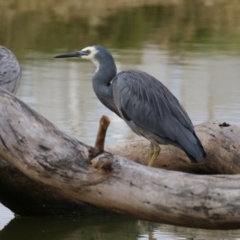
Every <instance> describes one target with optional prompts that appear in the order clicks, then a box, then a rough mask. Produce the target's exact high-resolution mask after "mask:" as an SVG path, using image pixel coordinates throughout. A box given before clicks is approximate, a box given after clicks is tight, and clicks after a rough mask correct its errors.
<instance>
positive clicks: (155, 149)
mask: <svg viewBox="0 0 240 240" xmlns="http://www.w3.org/2000/svg"><path fill="white" fill-rule="evenodd" d="M160 151H161V148H160V146H159V145H158V144H155V143H152V142H151V145H150V154H149V155H150V160H149V162H148V166H149V167H151V166H152V165H153V163H154V162H155V160H156V158H157V156H158V155H159V153H160Z"/></svg>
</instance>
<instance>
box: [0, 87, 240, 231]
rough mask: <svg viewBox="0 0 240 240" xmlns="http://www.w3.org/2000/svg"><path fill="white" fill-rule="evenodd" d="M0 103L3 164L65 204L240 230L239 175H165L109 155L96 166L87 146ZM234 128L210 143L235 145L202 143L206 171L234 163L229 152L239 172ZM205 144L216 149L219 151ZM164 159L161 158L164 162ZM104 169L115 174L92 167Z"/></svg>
mask: <svg viewBox="0 0 240 240" xmlns="http://www.w3.org/2000/svg"><path fill="white" fill-rule="evenodd" d="M0 103H1V104H0V112H1V114H0V156H1V157H2V158H4V159H6V161H8V162H9V163H10V164H12V165H13V166H15V167H16V168H17V169H19V170H20V171H21V172H22V173H23V174H24V175H26V176H28V177H29V178H30V179H32V180H34V181H37V182H38V183H40V184H43V185H44V186H46V187H51V189H54V191H55V192H56V193H58V194H60V195H61V196H63V197H65V198H68V199H73V200H74V201H83V202H86V203H90V204H93V205H95V206H98V207H101V208H103V209H108V210H113V211H117V212H122V213H126V214H130V215H133V216H135V217H137V218H141V219H146V220H150V221H156V222H162V223H168V224H175V225H181V226H188V227H200V228H224V229H227V228H238V227H239V226H240V200H239V196H240V181H239V180H240V175H214V176H210V175H195V174H194V175H193V174H188V173H182V172H175V171H166V170H162V169H157V168H149V167H146V166H144V165H140V164H137V163H135V162H133V161H129V160H128V159H126V158H124V157H120V156H117V155H113V154H110V153H103V154H101V155H99V156H98V157H96V158H95V159H93V160H91V161H89V159H88V157H89V156H88V150H89V147H88V146H86V145H85V144H83V143H81V142H79V141H77V140H76V139H74V138H71V137H69V136H67V135H66V134H65V133H63V132H61V131H60V130H58V129H57V128H56V127H54V126H53V125H52V124H51V123H50V122H48V121H47V120H46V119H44V118H43V117H41V116H40V115H39V114H37V113H36V112H34V111H33V110H31V109H30V108H29V107H28V106H26V104H24V103H22V102H21V101H19V100H18V99H17V98H15V97H14V96H13V95H11V94H9V93H7V92H6V91H4V90H1V89H0ZM212 125H214V124H212ZM215 125H216V126H217V124H215ZM231 127H232V126H230V127H226V128H221V129H220V130H219V135H216V133H212V132H213V129H214V128H212V127H211V124H210V129H209V130H208V131H210V133H209V135H211V134H212V135H214V134H215V136H217V137H219V136H221V137H223V136H224V137H226V136H227V137H228V138H226V139H224V138H222V140H221V141H220V142H221V145H219V144H218V143H219V142H218V141H216V137H214V136H212V137H213V139H215V141H210V142H208V143H207V141H206V140H205V139H203V145H204V147H205V148H206V152H207V154H208V159H207V160H205V163H202V164H203V165H206V164H209V166H210V167H208V166H207V167H206V169H209V168H210V169H211V168H212V166H214V164H215V163H214V162H213V161H215V160H216V159H217V160H219V162H217V165H218V164H220V162H221V161H223V160H224V159H222V157H224V156H225V157H226V156H228V157H232V155H231V154H230V155H228V154H229V153H228V150H229V149H230V150H231V151H236V152H234V153H236V154H238V155H236V156H234V158H229V159H226V158H225V161H230V164H233V163H234V165H232V167H233V168H238V158H239V153H238V149H239V140H238V139H237V137H238V136H239V135H237V134H239V132H238V133H236V135H235V137H236V139H235V140H236V141H235V142H234V143H233V142H232V135H231V134H234V132H231ZM228 129H230V130H229V132H228ZM234 131H235V128H234ZM199 136H200V138H201V137H202V136H201V134H199ZM206 144H208V145H210V144H216V145H214V147H215V151H214V150H213V149H214V148H213V149H212V150H210V148H211V147H210V146H206ZM234 147H235V148H234ZM164 151H165V150H163V152H162V154H161V157H160V158H165V155H166V153H164ZM170 152H171V151H170ZM175 154H176V152H175V150H174V156H175ZM177 154H179V153H178V152H177ZM169 156H170V155H169ZM179 156H180V162H181V161H183V160H182V159H184V158H183V155H181V154H180V155H179ZM216 156H219V157H216ZM175 158H177V157H176V156H175ZM212 159H213V160H212ZM98 161H101V162H109V161H110V162H111V161H112V162H113V163H112V166H111V169H110V170H109V168H108V169H107V170H104V169H102V168H94V167H92V166H91V163H92V162H95V163H96V162H98ZM186 161H188V160H186ZM188 165H191V164H190V163H188ZM97 166H99V165H97ZM224 167H226V169H227V170H224V171H223V172H230V169H232V168H231V167H229V166H228V163H226V164H225V165H224V164H223V163H222V165H221V167H218V166H217V167H216V168H217V171H216V172H218V171H219V169H220V170H222V168H224ZM202 169H205V168H204V167H203V168H202ZM233 172H234V171H233V170H232V173H233ZM236 172H237V171H236ZM236 172H234V173H236Z"/></svg>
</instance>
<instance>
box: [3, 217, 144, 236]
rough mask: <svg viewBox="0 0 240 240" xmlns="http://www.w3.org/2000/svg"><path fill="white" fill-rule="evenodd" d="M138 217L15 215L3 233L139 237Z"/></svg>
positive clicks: (12, 234)
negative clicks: (24, 216)
mask: <svg viewBox="0 0 240 240" xmlns="http://www.w3.org/2000/svg"><path fill="white" fill-rule="evenodd" d="M138 234H139V229H138V226H137V220H134V219H131V218H128V217H126V216H121V215H115V214H110V215H105V216H99V215H98V216H94V215H93V216H88V217H81V218H23V217H17V218H14V219H13V220H12V221H11V222H10V223H9V224H8V225H7V226H6V227H5V228H4V229H3V230H2V231H1V232H0V239H1V240H15V239H24V240H28V239H29V240H30V239H31V240H32V239H34V240H38V239H39V240H42V239H45V240H54V239H56V240H60V239H61V240H64V239H72V240H75V239H76V240H77V239H84V240H88V239H89V240H92V239H102V240H103V239H104V240H107V239H109V240H112V239H116V240H117V239H136V238H137V236H138Z"/></svg>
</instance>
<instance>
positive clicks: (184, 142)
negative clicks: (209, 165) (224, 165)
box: [178, 126, 207, 162]
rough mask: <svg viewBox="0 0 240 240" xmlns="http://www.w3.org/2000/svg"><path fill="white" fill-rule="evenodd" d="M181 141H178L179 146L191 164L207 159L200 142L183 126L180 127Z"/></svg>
mask: <svg viewBox="0 0 240 240" xmlns="http://www.w3.org/2000/svg"><path fill="white" fill-rule="evenodd" d="M180 130H181V133H182V134H181V137H180V138H181V139H179V141H178V142H179V145H180V146H181V147H182V149H183V150H184V152H185V153H186V154H187V156H188V157H189V159H190V160H191V161H193V162H197V161H198V160H201V159H203V158H206V157H207V154H206V152H205V150H204V148H203V146H202V143H201V141H200V140H199V138H198V136H197V135H196V133H195V132H194V131H190V130H189V129H187V128H185V127H184V126H180Z"/></svg>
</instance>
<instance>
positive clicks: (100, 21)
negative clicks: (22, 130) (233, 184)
mask: <svg viewBox="0 0 240 240" xmlns="http://www.w3.org/2000/svg"><path fill="white" fill-rule="evenodd" d="M0 44H1V45H4V46H6V47H8V48H10V49H11V50H12V51H13V52H14V53H15V54H16V56H17V58H18V59H19V61H20V64H21V67H22V71H23V78H22V82H21V87H20V89H19V92H18V97H19V98H20V99H21V100H23V101H24V102H26V103H27V104H28V105H30V106H31V107H32V108H34V109H35V110H36V111H38V112H39V113H40V114H42V115H43V116H44V117H46V118H47V119H49V120H50V121H51V122H53V123H54V124H55V125H56V126H57V127H58V128H60V129H61V130H63V131H65V132H67V133H68V134H69V135H70V136H73V137H76V138H78V139H79V140H80V141H83V142H85V143H87V144H89V145H93V144H94V141H95V136H96V132H97V129H98V122H99V119H100V117H101V116H102V115H103V114H105V115H108V116H109V117H110V119H111V125H110V128H109V130H108V134H107V139H106V143H107V144H108V145H109V144H113V143H116V142H120V141H124V140H126V139H130V138H134V136H135V135H134V133H132V132H131V130H129V128H128V127H127V126H126V124H125V123H124V122H123V121H122V120H121V119H119V118H118V117H117V116H116V115H114V114H113V113H112V112H110V111H109V110H108V109H106V108H105V107H104V106H102V104H101V103H100V102H99V101H98V99H97V98H96V96H95V94H94V93H93V90H92V85H91V77H92V74H93V72H94V71H95V66H94V65H93V64H92V63H91V62H88V61H82V60H77V59H54V58H53V57H54V55H56V54H59V53H64V52H68V51H74V50H80V49H82V48H83V47H86V46H89V45H93V44H101V45H104V46H106V47H107V48H109V49H110V50H111V51H112V53H113V55H114V57H115V59H116V63H117V67H118V71H121V70H125V69H139V70H143V71H146V72H148V73H150V74H152V75H153V76H155V77H156V78H158V79H159V80H161V81H162V82H163V83H164V84H165V85H166V86H167V87H168V88H169V89H170V90H171V91H172V92H173V94H174V95H175V96H176V97H177V98H178V99H179V100H180V102H181V103H182V105H183V106H184V107H185V109H186V110H187V112H188V114H189V115H190V117H191V119H192V121H193V123H194V124H195V125H196V124H200V123H202V122H204V121H209V120H220V121H225V122H228V123H230V124H235V125H238V126H240V2H239V1H224V0H221V1H220V0H219V1H217V0H216V1H214V0H198V1H187V0H171V1H164V0H161V1H160V0H148V1H139V2H137V1H127V0H126V1H125V0H116V1H109V0H101V1H98V2H97V3H96V2H95V1H91V0H90V1H87V4H86V1H83V0H78V1H76V0H69V1H67V0H62V1H56V0H52V1H45V2H44V1H38V0H31V1H29V0H22V1H17V0H8V1H4V0H0ZM43 238H44V239H66V240H69V239H74V240H75V239H99V240H103V239H141V240H143V239H144V240H145V239H149V240H150V239H240V231H239V230H234V231H221V230H220V231H211V230H202V229H190V228H182V227H176V226H168V225H163V224H156V223H150V222H145V221H140V220H137V219H134V218H130V217H126V216H119V215H100V216H99V215H98V216H84V217H79V218H24V217H15V216H14V215H13V213H12V212H11V211H9V210H8V209H7V208H5V207H4V206H2V205H0V239H1V240H2V239H4V240H6V239H7V240H9V239H10V240H11V239H24V240H25V239H43Z"/></svg>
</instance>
